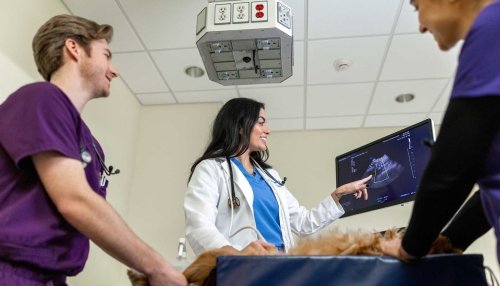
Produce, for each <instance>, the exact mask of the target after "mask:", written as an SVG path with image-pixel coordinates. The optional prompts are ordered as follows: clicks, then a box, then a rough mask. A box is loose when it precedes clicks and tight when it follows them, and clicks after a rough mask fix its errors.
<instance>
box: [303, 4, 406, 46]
mask: <svg viewBox="0 0 500 286" xmlns="http://www.w3.org/2000/svg"><path fill="white" fill-rule="evenodd" d="M401 1H402V0H377V1H365V0H349V1H346V0H310V1H308V3H309V8H308V13H309V17H308V20H309V23H308V28H309V31H308V37H309V39H318V38H334V37H353V36H367V35H384V34H389V33H390V32H391V30H392V26H393V25H394V21H395V19H396V16H397V14H398V12H399V6H400V5H401Z"/></svg>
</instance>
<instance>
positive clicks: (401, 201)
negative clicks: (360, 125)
mask: <svg viewBox="0 0 500 286" xmlns="http://www.w3.org/2000/svg"><path fill="white" fill-rule="evenodd" d="M426 124H428V125H429V126H428V127H429V129H430V132H431V134H432V140H433V141H434V140H435V138H436V135H435V131H434V122H433V121H432V119H430V118H427V119H425V120H423V121H420V122H418V123H415V124H413V125H411V126H408V127H406V128H404V129H401V130H398V131H396V132H393V133H391V134H389V135H387V136H384V137H382V138H380V139H377V140H375V141H372V142H370V143H367V144H365V145H363V146H360V147H358V148H356V149H353V150H350V151H348V152H345V153H343V154H341V155H338V156H336V157H335V183H336V185H337V188H338V187H340V183H339V180H338V178H339V159H340V158H343V157H346V156H348V155H349V154H352V153H356V152H359V151H360V150H362V149H364V148H368V147H370V146H372V145H375V144H378V143H380V142H382V141H385V140H387V139H389V138H392V137H394V136H397V135H399V134H401V133H404V132H407V131H409V130H412V129H415V128H417V127H420V126H422V125H426ZM429 143H430V144H432V143H433V142H429ZM368 195H369V193H368ZM415 196H416V193H415V194H413V195H409V196H406V197H404V198H401V199H398V200H392V201H390V202H386V203H383V204H376V205H373V206H370V207H366V208H362V209H357V210H354V211H350V212H347V211H346V212H345V213H344V215H343V216H342V218H344V217H348V216H353V215H357V214H360V213H365V212H370V211H374V210H378V209H383V208H386V207H390V206H394V205H399V204H404V203H407V202H410V201H413V200H415ZM340 201H342V198H341V199H340Z"/></svg>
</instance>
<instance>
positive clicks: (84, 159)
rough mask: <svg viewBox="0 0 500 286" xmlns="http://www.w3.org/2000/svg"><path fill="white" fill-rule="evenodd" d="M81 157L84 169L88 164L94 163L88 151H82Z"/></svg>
mask: <svg viewBox="0 0 500 286" xmlns="http://www.w3.org/2000/svg"><path fill="white" fill-rule="evenodd" d="M80 157H81V158H82V164H83V167H86V166H87V164H88V163H90V162H92V156H91V155H90V153H89V151H87V150H82V151H81V152H80Z"/></svg>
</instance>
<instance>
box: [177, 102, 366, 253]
mask: <svg viewBox="0 0 500 286" xmlns="http://www.w3.org/2000/svg"><path fill="white" fill-rule="evenodd" d="M269 133H270V130H269V127H268V126H267V122H266V115H265V111H264V104H263V103H260V102H257V101H255V100H252V99H247V98H235V99H232V100H230V101H228V102H227V103H226V104H225V105H224V106H223V107H222V108H221V110H220V111H219V113H218V115H217V117H216V118H215V121H214V124H213V127H212V138H211V141H210V143H209V145H208V147H207V149H206V151H205V152H204V154H203V155H202V156H201V157H200V158H198V159H197V160H196V161H195V163H194V164H193V166H192V167H191V175H190V178H189V183H188V189H187V191H186V194H185V198H184V210H185V215H186V237H187V239H188V241H189V244H190V245H191V248H192V249H193V251H194V252H195V254H196V255H199V254H201V253H202V252H204V251H206V250H210V249H214V248H220V247H224V246H226V247H233V248H234V249H236V250H238V251H239V250H242V249H244V248H245V247H247V246H249V245H250V244H252V245H253V246H254V247H255V245H258V247H263V248H266V249H271V248H273V247H276V248H277V249H278V250H279V251H284V252H286V251H287V250H288V249H290V248H291V247H292V246H293V245H294V240H293V237H292V233H295V234H296V235H298V236H304V235H309V234H312V233H314V232H316V231H318V230H320V229H322V228H324V227H325V226H327V225H328V224H330V223H331V222H333V221H334V220H336V219H337V218H339V217H340V216H342V215H343V214H344V210H343V208H342V206H341V205H340V203H339V199H340V197H341V196H343V195H346V194H352V193H353V194H354V196H356V198H360V197H361V196H363V195H364V198H365V199H367V197H368V194H367V187H368V186H367V184H366V182H367V181H368V180H369V179H370V178H371V176H370V177H367V178H364V179H362V180H359V181H355V182H352V183H349V184H346V185H343V186H341V187H339V188H337V189H336V190H334V191H333V192H332V193H331V194H330V195H328V196H327V197H326V198H325V199H323V200H322V201H321V202H320V203H319V204H318V205H317V206H316V207H314V208H312V209H310V210H307V209H306V208H304V207H303V206H300V205H299V202H298V201H297V199H295V197H294V196H293V195H292V194H291V193H290V192H289V191H288V190H287V188H286V187H285V186H284V183H285V180H286V178H285V179H284V180H282V179H281V178H280V176H279V175H278V173H277V172H276V171H275V170H273V169H271V166H269V165H268V164H267V163H266V160H267V158H268V156H269V153H268V149H267V146H266V140H267V137H268V135H269ZM256 241H267V243H266V242H259V243H256Z"/></svg>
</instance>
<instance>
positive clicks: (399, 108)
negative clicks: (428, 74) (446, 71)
mask: <svg viewBox="0 0 500 286" xmlns="http://www.w3.org/2000/svg"><path fill="white" fill-rule="evenodd" d="M447 83H448V80H447V79H437V80H413V81H389V82H379V83H378V85H377V87H376V88H375V94H374V96H373V99H372V102H371V106H370V109H369V114H389V113H418V112H430V110H431V109H432V107H433V105H434V102H436V100H437V99H438V98H439V96H440V95H441V93H442V92H443V90H444V88H445V87H446V84H447ZM404 93H411V94H413V95H415V98H414V99H413V100H412V101H409V102H404V103H400V102H397V101H396V96H397V95H399V94H404Z"/></svg>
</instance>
